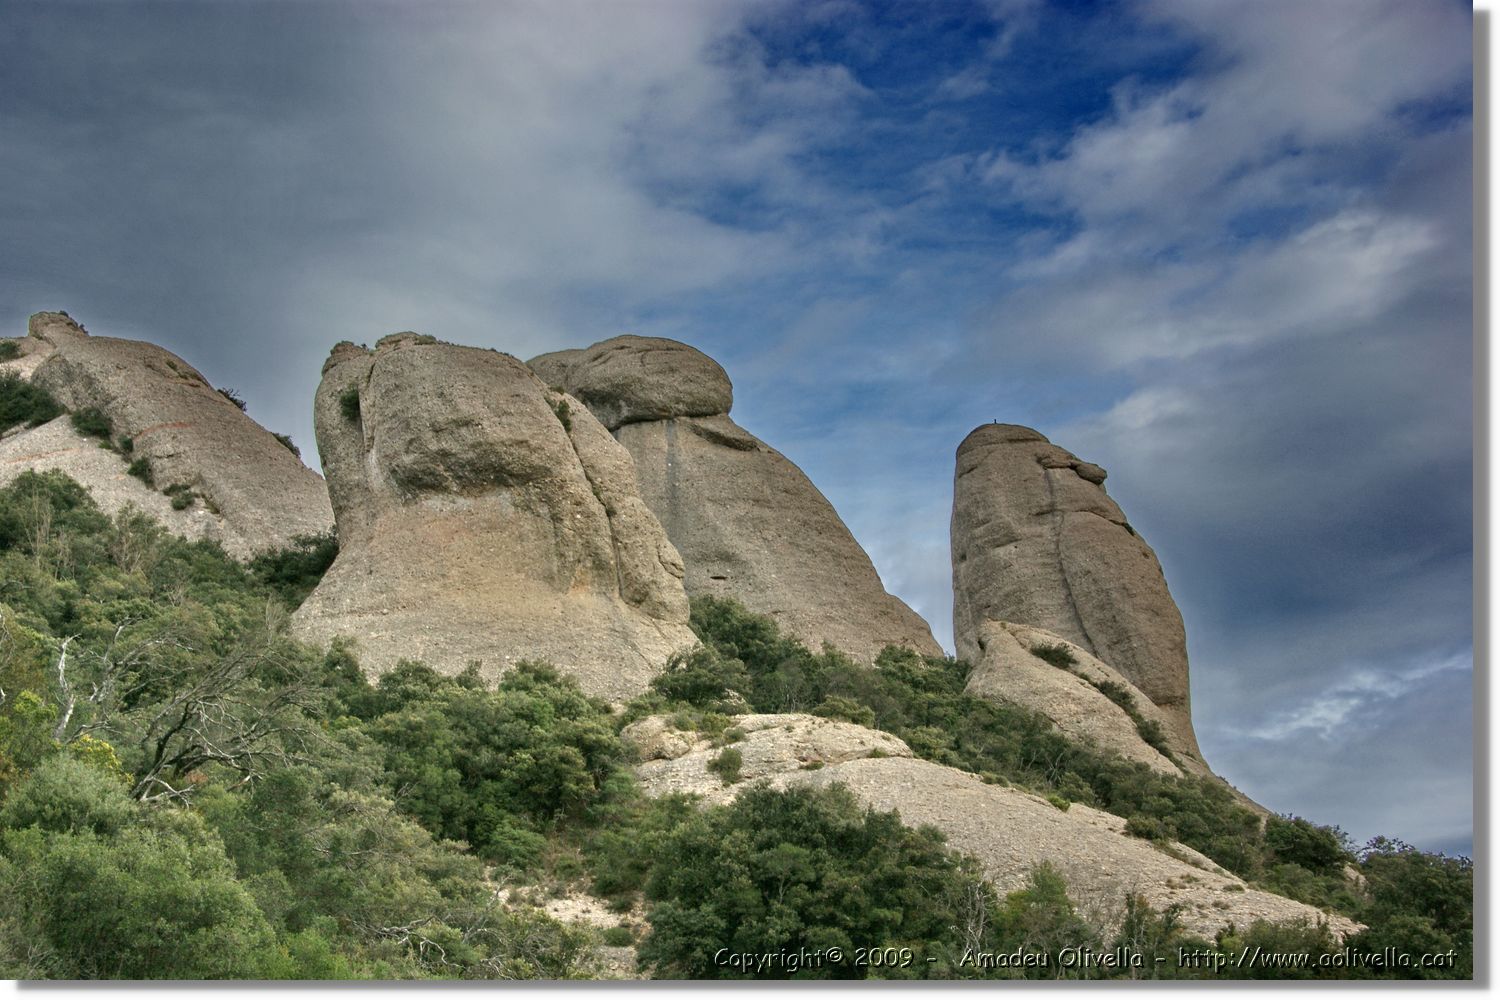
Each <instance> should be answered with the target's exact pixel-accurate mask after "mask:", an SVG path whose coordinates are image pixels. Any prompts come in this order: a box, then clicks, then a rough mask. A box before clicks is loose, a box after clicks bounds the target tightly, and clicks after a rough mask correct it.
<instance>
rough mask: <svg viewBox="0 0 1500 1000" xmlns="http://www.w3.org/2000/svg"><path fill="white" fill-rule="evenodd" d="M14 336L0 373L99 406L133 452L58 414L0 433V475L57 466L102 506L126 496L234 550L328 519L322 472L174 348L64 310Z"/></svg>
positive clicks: (66, 401) (173, 525)
mask: <svg viewBox="0 0 1500 1000" xmlns="http://www.w3.org/2000/svg"><path fill="white" fill-rule="evenodd" d="M13 343H16V344H17V345H18V348H19V351H20V353H19V356H18V357H17V358H16V359H15V360H13V361H10V362H7V363H6V364H4V365H0V370H4V371H11V372H14V373H15V374H17V375H20V376H22V377H29V378H30V379H31V381H32V382H34V383H35V384H36V385H38V386H41V387H42V388H44V389H46V390H47V391H48V392H50V393H51V394H52V396H53V397H54V398H55V399H56V400H57V401H58V402H59V403H60V404H62V405H63V406H64V407H66V408H67V409H69V410H73V411H77V410H84V409H89V408H93V409H97V410H99V411H100V412H101V413H102V414H104V415H105V416H106V417H107V418H108V419H109V422H110V425H111V427H112V436H113V439H114V440H116V441H118V440H119V439H120V438H128V439H129V440H130V442H131V444H130V449H131V450H130V452H129V454H128V456H125V455H120V454H118V453H115V452H108V451H104V450H102V449H100V447H99V444H100V442H99V441H97V440H92V439H88V438H84V437H82V436H80V435H78V434H77V433H76V432H75V431H74V430H73V429H72V427H71V426H70V425H69V423H68V418H66V417H61V418H58V419H57V420H54V421H52V422H51V423H49V424H46V425H44V426H42V427H37V428H32V429H29V430H25V431H22V432H20V433H12V434H10V435H7V436H6V437H5V438H4V440H3V441H0V480H3V481H9V480H10V479H13V478H15V476H16V475H18V474H19V473H20V472H22V471H25V470H27V469H34V470H37V471H43V470H47V469H58V470H61V471H63V472H66V473H68V474H69V475H70V476H72V477H73V478H75V479H77V480H78V481H79V482H80V483H82V484H83V485H84V487H86V488H87V489H88V490H89V491H90V493H91V494H92V495H93V496H94V498H95V500H96V501H97V502H98V503H99V504H100V506H101V507H102V508H103V509H104V510H106V511H109V512H111V513H113V512H115V511H117V510H120V509H123V507H124V506H125V505H126V504H133V505H135V506H136V507H138V508H140V509H141V510H143V511H145V512H146V513H147V514H150V515H152V516H153V517H156V518H157V520H159V521H161V522H162V523H163V524H164V525H165V526H166V527H167V528H168V529H170V530H172V531H175V532H177V533H179V534H182V535H184V536H186V537H189V538H207V539H213V540H216V541H218V542H220V543H221V544H222V545H223V546H224V548H225V550H226V551H228V552H229V553H230V554H231V555H233V556H236V557H239V558H246V557H249V556H251V555H254V554H256V553H259V552H264V551H267V550H272V549H279V548H284V547H286V546H287V545H289V544H291V542H292V540H293V539H294V538H296V537H297V536H299V535H316V534H320V533H322V532H325V531H327V530H328V529H329V528H330V527H332V524H333V512H332V510H331V508H330V507H329V503H328V493H327V490H326V488H325V487H324V484H323V480H322V478H321V477H320V476H319V475H318V474H317V473H316V472H314V471H312V470H311V469H309V468H308V467H307V466H305V465H303V464H302V462H301V460H300V459H299V458H298V457H297V456H296V455H295V454H294V453H293V452H292V451H291V450H290V449H289V448H287V447H286V446H285V445H284V444H282V443H281V442H280V441H278V440H277V438H276V436H275V435H273V434H271V433H270V432H269V431H267V430H266V429H265V428H264V427H262V426H260V425H259V424H258V423H256V422H255V421H254V420H252V419H251V418H250V417H249V416H247V415H246V414H245V413H244V412H243V411H241V410H240V408H239V407H238V406H236V405H235V404H234V403H232V402H231V401H230V400H229V399H228V398H226V397H225V396H224V395H223V394H222V393H220V392H219V391H218V390H217V389H215V388H214V387H213V386H212V385H210V384H209V382H208V380H207V379H206V378H204V377H203V375H202V374H201V373H199V372H198V371H197V369H195V368H193V367H192V366H191V365H189V364H188V363H187V362H185V361H183V360H182V359H181V358H179V357H178V356H177V355H175V354H173V353H172V352H171V351H168V350H165V349H164V348H161V347H157V346H156V345H154V344H148V343H145V342H143V341H138V340H121V339H118V338H115V337H97V336H90V335H89V334H88V333H86V332H85V331H84V330H83V328H82V327H81V326H79V325H78V323H76V322H75V321H74V320H73V319H72V318H71V317H69V316H68V315H67V314H66V313H37V314H36V315H34V316H32V317H31V321H30V323H29V326H28V335H27V336H26V337H25V338H21V339H19V340H16V341H13ZM131 462H143V463H144V464H145V468H146V469H148V470H149V476H150V480H151V483H152V484H153V486H151V487H148V486H146V485H145V484H144V483H143V482H142V481H141V479H140V478H138V477H132V476H129V475H127V469H128V468H129V465H130V463H131ZM169 487H180V488H182V489H183V490H184V491H185V492H184V494H183V495H187V492H190V493H191V495H192V496H193V501H192V503H191V504H190V505H189V506H188V507H187V508H184V509H180V510H179V509H175V508H173V507H172V505H171V503H170V501H168V500H167V499H166V497H164V496H163V495H162V493H161V491H162V490H164V489H166V488H169Z"/></svg>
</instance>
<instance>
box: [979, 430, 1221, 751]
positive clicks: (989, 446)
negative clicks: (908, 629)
mask: <svg viewBox="0 0 1500 1000" xmlns="http://www.w3.org/2000/svg"><path fill="white" fill-rule="evenodd" d="M1104 479H1105V472H1104V470H1103V469H1101V468H1100V467H1099V466H1097V465H1093V464H1090V463H1088V462H1085V461H1082V460H1081V459H1079V458H1078V457H1077V456H1075V455H1073V454H1071V453H1070V452H1068V451H1065V450H1064V449H1062V448H1059V447H1057V446H1056V445H1054V444H1052V443H1051V442H1049V441H1048V440H1047V439H1046V438H1045V437H1043V436H1042V435H1041V434H1039V433H1038V432H1036V431H1034V430H1032V429H1031V428H1029V427H1020V426H1017V425H1015V424H986V425H984V426H981V427H979V428H978V429H976V430H975V431H974V432H973V433H971V434H970V435H969V436H968V437H967V438H965V439H964V441H963V443H962V444H960V445H959V447H958V455H957V468H956V471H955V475H954V482H953V523H952V546H953V637H954V642H955V644H956V645H957V647H958V655H959V656H960V657H963V658H966V659H969V660H970V661H971V662H979V661H980V660H981V659H982V658H983V656H984V648H983V644H982V642H981V634H982V629H983V627H984V626H985V624H986V623H987V622H1013V623H1018V624H1022V625H1031V626H1036V627H1038V628H1043V629H1046V630H1047V631H1049V632H1052V633H1054V634H1056V635H1058V636H1061V637H1062V638H1064V639H1066V640H1068V641H1069V642H1071V643H1074V644H1076V645H1077V646H1079V647H1081V648H1082V649H1084V650H1086V651H1087V652H1088V653H1090V654H1092V655H1093V656H1095V657H1097V658H1098V659H1099V660H1101V661H1103V662H1104V663H1106V664H1108V665H1109V666H1110V667H1112V668H1114V670H1116V671H1118V672H1119V673H1120V674H1121V675H1122V676H1123V677H1124V678H1125V679H1126V680H1128V681H1129V682H1130V683H1131V684H1132V685H1133V686H1134V687H1135V688H1136V689H1138V690H1139V691H1140V692H1141V693H1143V694H1144V695H1145V697H1146V698H1147V699H1149V700H1150V701H1151V703H1152V704H1154V705H1156V706H1157V707H1158V708H1160V709H1162V711H1163V712H1165V713H1166V717H1167V720H1168V722H1169V723H1170V726H1171V728H1172V729H1173V730H1174V732H1175V734H1176V737H1177V739H1178V741H1179V742H1180V744H1181V745H1182V746H1184V747H1191V748H1192V751H1193V754H1194V756H1196V755H1197V740H1196V738H1195V737H1194V735H1193V728H1192V715H1191V706H1190V703H1189V696H1188V662H1187V638H1186V634H1185V632H1184V630H1183V625H1182V615H1181V613H1180V612H1179V611H1178V610H1177V605H1176V603H1175V602H1174V601H1173V600H1172V595H1171V593H1170V592H1168V590H1167V581H1166V578H1165V577H1164V576H1163V574H1162V569H1161V564H1160V563H1159V562H1158V561H1157V558H1156V553H1154V552H1153V551H1152V550H1151V547H1150V546H1149V545H1147V544H1146V542H1145V540H1144V539H1142V538H1141V537H1140V535H1138V534H1137V533H1136V531H1135V529H1134V528H1132V527H1131V526H1130V523H1129V521H1127V520H1126V518H1125V514H1124V512H1123V511H1121V510H1120V508H1119V506H1118V505H1117V504H1116V503H1115V502H1114V501H1113V500H1111V499H1110V497H1109V496H1108V494H1106V493H1105V491H1104Z"/></svg>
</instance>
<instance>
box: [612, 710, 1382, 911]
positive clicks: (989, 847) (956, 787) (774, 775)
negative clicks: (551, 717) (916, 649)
mask: <svg viewBox="0 0 1500 1000" xmlns="http://www.w3.org/2000/svg"><path fill="white" fill-rule="evenodd" d="M733 723H734V726H735V728H738V729H740V730H742V731H743V732H744V736H743V737H742V738H741V739H739V740H738V741H736V742H734V743H732V744H730V745H732V746H733V747H735V748H736V749H739V750H740V752H741V755H742V757H743V761H744V763H743V765H742V767H741V774H742V779H741V780H740V781H738V782H735V783H732V784H727V785H726V784H725V782H724V780H723V778H722V777H721V775H719V774H717V773H715V772H713V771H710V770H709V764H710V763H711V762H712V761H713V760H714V759H715V758H716V757H717V756H718V755H719V754H720V753H722V750H723V748H722V747H721V746H720V744H719V742H718V741H715V740H710V739H708V738H706V737H703V736H701V735H700V734H696V733H685V734H682V735H683V737H684V739H685V741H686V742H688V743H689V749H687V750H682V749H681V748H680V746H678V745H675V744H674V745H672V750H671V753H672V754H673V756H671V757H670V758H662V757H657V758H654V759H648V760H645V761H644V762H643V763H641V764H639V765H637V767H636V772H637V774H638V775H639V776H640V778H641V781H642V784H643V785H644V787H645V789H646V792H647V794H649V795H653V796H661V795H667V794H671V793H674V792H683V793H689V794H696V795H700V796H702V797H703V801H705V802H709V803H717V802H727V801H730V800H732V799H733V798H734V796H736V795H738V794H739V793H740V792H741V791H743V790H744V789H746V788H749V787H752V786H753V785H755V784H756V783H757V782H765V783H767V784H769V785H770V786H771V787H773V788H792V787H805V786H810V787H826V786H829V785H835V784H838V785H843V786H845V787H846V788H848V789H849V790H850V791H851V792H853V793H854V795H855V796H856V797H857V798H858V799H859V800H860V801H862V802H863V803H865V804H866V805H868V806H871V807H873V808H875V809H879V810H882V811H895V812H897V813H899V814H900V816H901V819H902V821H903V822H905V823H906V824H907V825H909V826H933V827H936V828H937V829H938V830H941V831H942V832H943V834H944V835H945V836H946V837H947V840H948V846H950V847H952V848H954V849H955V850H958V851H960V852H962V853H965V854H969V855H972V856H973V857H975V858H976V859H978V861H979V862H980V864H981V866H982V867H983V869H984V873H985V877H986V878H988V879H989V880H990V882H991V883H992V884H993V885H994V886H995V888H996V889H997V890H999V891H1000V892H1001V893H1007V892H1013V891H1015V890H1017V889H1022V888H1025V886H1026V882H1027V879H1028V878H1029V877H1030V874H1031V872H1032V871H1033V870H1034V869H1035V868H1036V867H1037V866H1039V865H1041V864H1042V863H1044V862H1045V863H1048V864H1051V865H1052V866H1053V867H1055V868H1056V869H1057V870H1058V871H1059V872H1060V873H1061V874H1062V876H1063V878H1064V879H1065V880H1066V881H1067V883H1068V891H1069V895H1070V896H1071V897H1072V898H1073V899H1074V901H1075V902H1077V903H1078V904H1079V906H1080V910H1081V912H1082V915H1083V916H1084V917H1085V919H1087V920H1089V922H1090V923H1092V924H1094V925H1095V926H1097V927H1101V928H1104V929H1106V930H1113V929H1115V928H1117V927H1118V926H1119V923H1120V921H1121V919H1122V918H1123V916H1124V899H1125V896H1126V894H1127V893H1136V894H1139V895H1141V896H1143V897H1144V898H1145V899H1146V901H1147V903H1149V904H1150V905H1151V907H1152V908H1153V909H1156V910H1158V911H1160V910H1165V909H1166V908H1167V907H1169V906H1176V907H1179V917H1180V919H1181V921H1182V923H1183V925H1184V926H1185V927H1186V928H1187V929H1188V930H1189V931H1191V932H1193V933H1195V934H1199V935H1203V936H1205V937H1207V938H1209V939H1212V938H1213V935H1214V934H1215V933H1217V932H1218V931H1219V930H1220V929H1222V928H1223V927H1224V926H1225V925H1226V924H1234V925H1235V926H1237V927H1240V928H1245V927H1248V926H1249V925H1250V924H1251V923H1252V922H1254V921H1255V920H1269V921H1273V922H1276V921H1296V920H1306V921H1308V922H1309V923H1319V922H1326V923H1327V924H1328V925H1329V926H1330V928H1331V929H1332V930H1333V932H1334V933H1335V934H1337V935H1345V934H1349V933H1351V932H1353V931H1354V930H1356V929H1357V928H1358V925H1357V924H1355V923H1354V922H1353V921H1350V920H1348V919H1347V918H1344V917H1341V916H1338V915H1335V914H1328V913H1323V912H1320V911H1319V910H1317V909H1315V908H1313V907H1311V906H1308V905H1306V904H1304V903H1299V902H1296V901H1294V900H1291V899H1287V898H1285V897H1283V896H1277V895H1275V894H1273V893H1269V892H1263V891H1261V890H1258V889H1253V888H1250V887H1249V886H1247V885H1246V884H1245V882H1244V881H1243V880H1241V879H1240V878H1238V877H1237V876H1235V875H1233V874H1231V873H1229V872H1227V871H1225V870H1224V869H1223V868H1221V867H1220V866H1219V865H1217V864H1215V863H1214V862H1213V861H1211V860H1210V859H1208V858H1206V857H1204V856H1203V855H1202V854H1200V853H1198V852H1197V851H1194V850H1193V849H1192V848H1189V847H1187V846H1185V845H1183V844H1179V843H1155V842H1152V841H1147V840H1142V839H1140V838H1137V837H1132V836H1129V835H1127V834H1126V833H1125V832H1124V831H1125V820H1123V819H1121V818H1120V817H1119V816H1115V815H1113V814H1112V813H1107V812H1103V811H1101V810H1098V809H1092V808H1089V807H1088V806H1083V805H1078V804H1073V805H1071V806H1070V807H1069V808H1068V809H1067V810H1066V811H1064V810H1061V809H1058V808H1057V807H1056V806H1054V805H1053V804H1052V803H1050V802H1048V801H1047V800H1046V799H1044V798H1042V797H1040V796H1037V795H1034V794H1032V793H1030V792H1026V791H1022V790H1021V789H1017V788H1010V787H1006V786H1004V785H990V784H986V783H985V782H983V781H981V780H980V779H979V778H978V777H976V776H974V775H972V774H969V773H968V772H966V771H961V770H958V769H956V768H951V767H945V766H943V765H941V764H934V763H932V762H931V761H926V760H919V759H916V758H915V757H913V755H912V753H911V751H910V749H909V748H908V747H907V746H906V744H905V743H903V742H902V741H901V740H899V739H896V738H895V737H894V736H891V735H890V734H889V733H881V732H878V731H875V730H870V729H865V728H864V727H861V726H856V725H852V724H850V723H844V722H833V721H830V720H827V719H820V718H817V717H815V716H809V715H763V716H737V717H735V718H734V720H733ZM670 727H671V724H670V722H669V721H668V720H666V719H665V718H664V717H654V718H653V719H650V720H643V721H642V722H639V723H636V724H635V725H634V726H632V727H630V728H627V729H626V730H625V732H624V733H623V734H622V735H623V736H624V737H625V738H626V739H627V740H632V739H633V738H639V739H640V740H641V741H642V745H643V746H650V747H655V748H661V747H663V746H664V744H663V742H662V736H663V734H664V732H665V731H667V730H669V729H670Z"/></svg>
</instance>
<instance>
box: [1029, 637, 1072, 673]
mask: <svg viewBox="0 0 1500 1000" xmlns="http://www.w3.org/2000/svg"><path fill="white" fill-rule="evenodd" d="M1031 655H1032V656H1035V657H1036V658H1037V659H1039V660H1045V661H1047V662H1048V663H1050V664H1052V665H1053V666H1054V667H1060V668H1061V669H1063V670H1071V669H1073V668H1074V667H1075V666H1077V665H1078V658H1077V657H1076V656H1074V655H1073V651H1072V650H1071V649H1069V648H1068V647H1067V646H1064V645H1063V644H1062V643H1054V644H1051V645H1036V646H1032V647H1031Z"/></svg>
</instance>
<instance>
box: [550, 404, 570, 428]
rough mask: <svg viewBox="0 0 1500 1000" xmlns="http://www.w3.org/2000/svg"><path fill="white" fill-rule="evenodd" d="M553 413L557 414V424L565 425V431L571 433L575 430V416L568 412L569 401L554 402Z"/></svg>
mask: <svg viewBox="0 0 1500 1000" xmlns="http://www.w3.org/2000/svg"><path fill="white" fill-rule="evenodd" d="M552 412H553V413H554V414H556V416H557V422H558V423H560V424H562V425H563V430H565V431H571V430H572V429H573V415H572V413H571V412H569V410H568V401H567V400H566V399H559V400H555V401H553V403H552Z"/></svg>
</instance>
